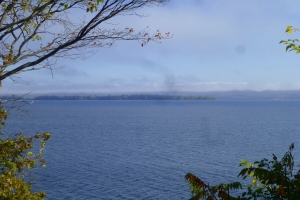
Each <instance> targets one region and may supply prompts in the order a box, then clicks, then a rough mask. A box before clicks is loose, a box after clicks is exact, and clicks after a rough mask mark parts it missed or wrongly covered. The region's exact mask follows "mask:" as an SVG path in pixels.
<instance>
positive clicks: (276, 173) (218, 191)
mask: <svg viewBox="0 0 300 200" xmlns="http://www.w3.org/2000/svg"><path fill="white" fill-rule="evenodd" d="M293 149H294V144H291V146H290V147H289V150H288V151H287V152H286V153H285V155H284V156H283V158H282V159H281V160H280V161H279V160H278V159H277V157H276V156H275V155H274V154H273V159H272V160H268V159H266V158H263V159H262V160H261V161H255V162H254V163H253V164H252V163H250V162H247V161H245V160H241V163H240V166H242V167H244V168H243V169H242V170H241V172H240V173H239V175H238V177H241V178H243V179H246V178H250V179H252V180H251V182H250V184H249V185H247V189H246V190H242V184H241V183H240V182H233V183H227V184H219V185H215V186H210V185H209V184H208V183H205V182H204V181H202V180H201V179H200V178H198V177H197V176H195V175H194V174H191V173H188V174H187V175H186V176H185V179H186V180H187V181H188V182H189V184H190V188H191V190H192V194H193V197H192V198H191V200H196V199H208V200H218V199H222V200H231V199H232V200H234V199H241V200H248V199H265V200H274V199H278V200H285V199H287V200H299V199H300V170H299V171H298V172H296V173H295V174H293V168H294V157H293V155H292V150H293ZM234 190H235V191H236V192H235V194H237V193H238V192H237V191H239V190H242V191H241V195H237V196H236V197H235V196H233V195H231V193H232V191H234Z"/></svg>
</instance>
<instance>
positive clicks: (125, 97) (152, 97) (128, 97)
mask: <svg viewBox="0 0 300 200" xmlns="http://www.w3.org/2000/svg"><path fill="white" fill-rule="evenodd" d="M33 99H34V100H177V101H178V100H215V99H216V98H214V97H210V96H178V95H148V94H139V95H108V96H96V95H93V96H55V95H49V96H48V95H44V96H37V97H34V98H33Z"/></svg>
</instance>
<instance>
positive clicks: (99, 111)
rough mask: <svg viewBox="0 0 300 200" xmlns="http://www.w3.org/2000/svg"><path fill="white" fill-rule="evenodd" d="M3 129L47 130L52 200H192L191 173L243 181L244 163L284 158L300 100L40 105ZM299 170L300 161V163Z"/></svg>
mask: <svg viewBox="0 0 300 200" xmlns="http://www.w3.org/2000/svg"><path fill="white" fill-rule="evenodd" d="M28 108H29V114H30V115H29V116H30V117H29V116H26V117H24V118H16V117H13V116H12V117H11V118H9V120H8V121H7V127H6V128H5V129H4V131H5V132H6V133H7V134H8V135H9V134H12V133H17V132H20V131H23V132H25V133H27V135H33V134H35V133H36V132H43V131H49V132H50V133H51V134H52V138H51V140H50V141H49V142H48V143H47V146H46V150H45V158H46V160H47V168H46V169H38V170H34V172H33V173H31V177H32V178H33V179H34V182H35V183H36V184H35V185H34V189H35V190H44V191H45V192H46V193H47V195H48V197H47V199H188V198H189V197H191V194H190V191H189V186H188V183H187V182H185V181H184V176H185V174H186V173H188V172H191V173H194V174H196V175H197V176H199V177H201V178H202V179H203V180H204V181H208V182H209V183H210V184H217V183H221V182H223V183H226V182H230V181H237V180H239V179H237V175H238V173H239V171H240V168H239V167H238V165H239V161H240V159H246V160H249V161H255V160H259V159H262V158H264V157H266V158H271V155H272V153H275V154H276V155H277V156H278V157H281V156H283V154H284V153H285V152H286V150H287V149H288V147H289V145H290V144H291V143H292V142H294V143H295V152H294V155H295V158H296V165H297V158H298V157H299V156H300V139H299V138H300V137H299V130H300V123H299V122H300V121H299V119H300V100H215V101H37V102H35V103H34V104H32V105H31V106H30V107H28ZM298 164H299V163H298Z"/></svg>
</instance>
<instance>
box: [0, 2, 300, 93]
mask: <svg viewBox="0 0 300 200" xmlns="http://www.w3.org/2000/svg"><path fill="white" fill-rule="evenodd" d="M299 10H300V2H299V1H296V0H293V1H292V0H285V1H271V0H264V1H261V0H243V1H238V0H186V1H182V0H171V1H170V2H169V3H168V4H167V5H165V6H164V7H152V8H147V9H143V10H142V11H140V13H144V14H149V15H150V16H149V17H146V18H137V17H130V18H119V19H117V20H114V21H113V22H114V23H118V24H119V25H118V26H120V27H133V28H134V29H135V30H139V29H142V28H144V27H146V26H149V27H150V28H151V31H152V32H155V31H156V30H157V29H159V30H160V31H161V32H168V31H170V32H171V33H172V34H173V37H172V39H170V40H164V41H163V42H162V43H161V44H160V43H150V44H147V45H146V46H145V47H141V46H140V44H139V43H137V42H136V41H122V42H117V43H116V44H115V45H114V46H113V47H111V48H103V49H99V51H98V53H97V54H96V55H94V56H92V57H90V58H88V59H86V60H60V61H59V62H58V65H57V67H59V66H61V65H64V66H66V67H65V68H63V69H60V70H56V71H54V72H53V73H54V74H53V75H54V76H53V78H52V74H51V72H50V71H49V70H41V71H36V72H28V73H23V74H20V75H19V76H20V77H21V78H22V81H24V82H26V83H27V84H21V83H13V82H11V81H10V80H9V79H7V80H5V81H4V83H3V88H2V91H1V92H2V94H3V93H17V92H20V91H21V92H24V93H25V92H29V91H33V93H41V92H83V91H86V92H99V93H103V92H104V93H110V92H120V93H127V92H155V91H199V92H202V91H220V90H222V91H223V90H245V89H252V90H282V89H284V90H294V89H300V55H296V54H295V53H294V52H289V53H288V52H286V51H285V46H284V45H282V44H281V45H280V44H279V41H280V40H282V39H288V38H300V32H297V33H294V34H292V35H287V34H286V33H285V28H286V26H288V25H293V26H295V27H300V21H299V20H300V12H299Z"/></svg>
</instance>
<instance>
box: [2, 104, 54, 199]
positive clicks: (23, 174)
mask: <svg viewBox="0 0 300 200" xmlns="http://www.w3.org/2000/svg"><path fill="white" fill-rule="evenodd" d="M7 117H8V115H7V112H6V111H5V110H4V109H3V107H0V122H1V126H5V119H6V118H7ZM50 137H51V135H50V134H49V133H47V132H46V133H42V134H39V133H37V134H35V135H34V136H32V137H26V136H25V135H24V134H23V133H19V134H17V135H16V136H15V137H14V138H5V137H4V135H3V133H2V137H1V138H0V199H3V200H6V199H7V200H20V199H26V200H27V199H28V200H39V199H43V198H45V197H46V194H45V193H44V192H34V191H33V190H32V187H31V186H32V182H31V181H30V179H29V178H28V176H27V174H28V173H29V170H30V169H32V168H35V167H36V166H38V165H40V166H42V167H45V160H44V159H43V150H44V148H45V145H46V142H47V141H48V140H49V139H50ZM37 141H38V142H39V143H40V148H39V150H38V152H37V153H34V152H33V151H32V149H33V144H34V143H35V142H37Z"/></svg>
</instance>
